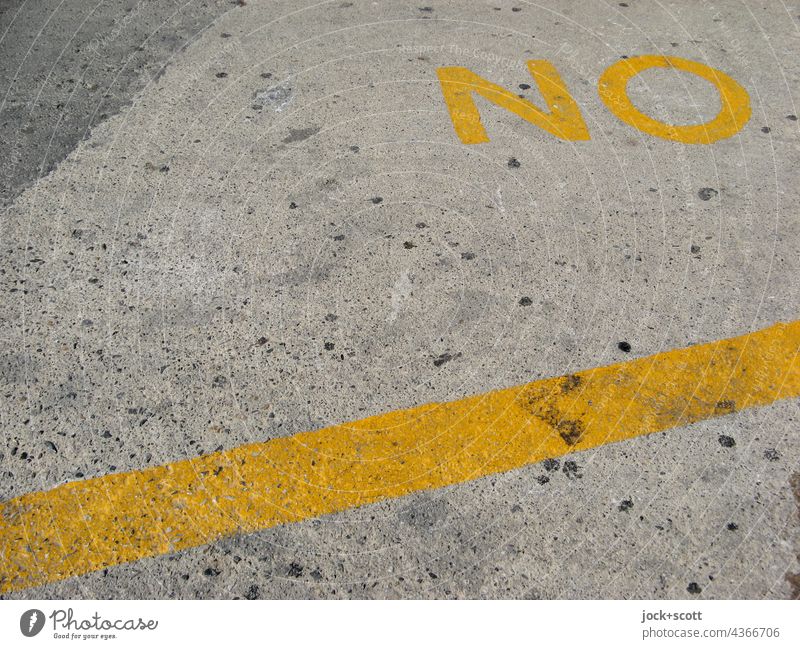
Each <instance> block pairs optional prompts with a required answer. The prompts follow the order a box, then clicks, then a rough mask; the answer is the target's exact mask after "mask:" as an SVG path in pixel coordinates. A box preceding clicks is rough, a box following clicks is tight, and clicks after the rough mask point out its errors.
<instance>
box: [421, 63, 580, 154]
mask: <svg viewBox="0 0 800 649" xmlns="http://www.w3.org/2000/svg"><path fill="white" fill-rule="evenodd" d="M528 70H529V71H530V73H531V76H532V77H533V78H534V80H535V81H536V85H537V86H538V88H539V92H540V93H541V95H542V97H543V98H544V100H545V102H546V103H547V108H548V109H549V111H550V112H549V113H546V112H544V111H543V110H542V109H541V108H538V107H536V106H534V105H533V104H532V103H531V102H529V101H528V100H527V99H522V98H520V97H519V96H518V95H515V94H514V93H513V92H511V91H509V90H506V89H505V88H503V87H501V86H498V85H496V84H494V83H492V82H490V81H487V80H486V79H483V78H482V77H479V76H478V75H477V74H475V73H474V72H472V71H471V70H468V69H467V68H461V67H448V68H439V69H438V70H437V71H436V73H437V74H438V75H439V81H440V82H441V84H442V94H443V95H444V101H445V103H446V104H447V109H448V110H449V111H450V119H451V120H452V121H453V127H454V128H455V129H456V134H457V135H458V137H459V138H460V139H461V141H462V142H463V143H464V144H479V143H480V142H488V141H489V137H488V136H487V135H486V129H484V128H483V124H481V115H480V113H479V112H478V108H477V106H475V102H474V101H473V98H472V93H473V92H474V93H476V94H478V95H480V96H481V97H483V98H484V99H487V100H488V101H490V102H492V103H493V104H495V105H496V106H500V107H501V108H505V109H506V110H508V111H510V112H512V113H514V114H515V115H517V116H519V117H521V118H522V119H524V120H525V121H527V122H530V123H531V124H535V125H536V126H538V127H539V128H542V129H544V130H545V131H547V132H548V133H551V134H552V135H555V136H556V137H557V138H560V139H562V140H588V139H589V129H588V128H587V127H586V123H585V122H584V121H583V117H582V116H581V110H580V108H578V104H576V103H575V100H574V99H573V98H572V96H571V95H570V94H569V90H567V87H566V85H565V84H564V81H563V79H562V78H561V77H560V76H559V74H558V72H557V71H556V69H555V67H553V65H552V64H551V63H550V62H549V61H528Z"/></svg>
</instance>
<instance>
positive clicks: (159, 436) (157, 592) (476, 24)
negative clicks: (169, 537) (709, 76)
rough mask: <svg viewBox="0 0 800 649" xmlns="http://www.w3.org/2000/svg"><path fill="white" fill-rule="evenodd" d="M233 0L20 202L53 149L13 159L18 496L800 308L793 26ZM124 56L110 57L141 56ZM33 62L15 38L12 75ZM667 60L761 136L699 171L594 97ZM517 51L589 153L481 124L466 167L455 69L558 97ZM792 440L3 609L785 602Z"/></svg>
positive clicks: (410, 502) (764, 14)
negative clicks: (627, 72) (692, 66)
mask: <svg viewBox="0 0 800 649" xmlns="http://www.w3.org/2000/svg"><path fill="white" fill-rule="evenodd" d="M140 5H141V3H140ZM224 9H227V7H224V8H223V7H221V6H219V7H217V8H214V6H213V5H211V4H209V5H208V6H207V7H205V8H204V9H203V11H204V12H207V13H204V14H203V16H207V17H208V20H209V22H210V19H211V18H213V17H214V15H220V17H219V19H218V20H216V21H215V22H213V24H211V25H210V26H208V28H207V29H205V30H202V31H201V30H199V29H198V28H197V25H199V24H201V23H203V22H204V21H205V20H206V18H205V17H204V18H202V20H201V19H199V18H198V19H197V20H195V18H192V21H191V22H192V25H195V26H194V27H181V28H180V29H185V30H187V33H188V34H197V36H196V37H194V38H193V40H191V42H190V43H189V45H188V46H187V47H186V48H185V49H182V50H181V51H180V53H179V54H177V55H175V56H173V57H171V58H170V59H169V64H168V65H167V66H166V67H165V68H164V69H163V74H160V75H154V76H157V78H154V79H152V80H151V81H150V82H149V83H145V84H142V83H133V82H132V83H131V84H129V86H127V87H129V88H131V89H135V90H136V91H137V92H136V94H135V95H133V96H132V98H131V105H129V106H127V107H123V104H124V103H125V102H123V101H120V102H119V103H118V104H116V105H115V106H114V108H113V109H112V110H115V111H116V110H118V111H119V112H118V113H117V114H116V115H108V116H107V118H106V119H104V120H103V121H102V123H100V124H97V125H96V126H94V127H93V128H92V129H91V133H90V135H89V137H88V138H86V139H83V140H81V141H80V142H77V141H76V138H75V137H74V136H69V137H66V136H65V139H64V141H63V144H61V145H59V146H61V147H62V148H65V149H72V150H71V151H70V153H69V155H68V156H67V157H66V159H65V160H64V161H63V162H61V163H60V164H58V165H57V167H56V168H55V169H54V170H53V171H52V172H51V173H49V174H48V175H46V176H45V177H43V178H42V179H41V180H40V181H39V182H37V183H36V184H35V185H33V186H31V187H29V188H28V189H26V190H25V191H22V192H21V193H20V192H19V191H17V190H15V189H14V188H15V187H21V186H22V185H23V184H25V183H26V182H28V180H30V179H31V178H32V176H31V175H30V173H29V172H24V173H23V171H20V170H22V169H28V170H30V169H32V168H34V167H35V166H36V165H40V164H41V162H42V160H43V159H44V156H43V154H42V149H41V146H42V144H41V142H40V143H39V144H36V145H35V146H31V147H25V146H21V147H20V146H17V147H16V148H14V149H13V151H15V152H16V153H15V154H14V155H16V156H17V157H18V158H19V159H20V160H22V161H24V162H19V163H17V164H16V165H14V170H13V171H12V172H9V173H8V175H7V177H8V178H11V179H12V180H10V181H4V184H6V185H7V186H8V187H9V188H10V192H9V201H8V202H9V205H8V207H7V209H6V211H5V213H4V215H3V219H2V235H1V236H2V241H3V246H2V256H3V260H2V265H1V267H2V269H3V274H2V275H0V277H1V278H2V279H1V280H0V281H1V282H2V285H3V293H4V295H5V298H4V299H3V300H2V302H0V314H1V315H0V317H2V323H3V330H2V335H3V340H4V346H3V347H4V351H3V364H2V372H3V380H4V383H5V387H4V390H3V392H2V399H1V400H0V417H1V419H0V421H2V423H3V431H4V433H3V439H2V446H0V476H2V479H0V498H1V499H2V500H8V499H11V498H14V497H17V496H21V495H23V494H27V493H30V492H35V491H42V490H49V489H52V488H53V487H55V486H57V485H59V484H62V483H64V482H67V481H73V480H85V479H88V478H92V477H97V476H102V475H106V474H108V473H115V472H123V471H135V470H141V469H145V468H147V467H152V466H156V465H161V464H166V463H169V462H174V461H176V460H181V459H185V458H189V457H194V456H197V455H201V454H204V453H209V452H212V451H215V450H227V449H232V448H235V447H238V446H240V445H242V444H246V443H251V442H260V441H264V440H269V439H274V438H279V437H287V436H290V435H294V434H296V433H299V432H303V431H309V430H316V429H319V428H323V427H326V426H329V425H331V424H337V423H342V422H347V421H352V420H357V419H361V418H364V417H366V416H370V415H375V414H379V413H383V412H388V411H392V410H396V409H399V408H407V407H412V406H416V405H419V404H424V403H429V402H441V401H449V400H454V399H458V398H460V397H463V396H467V395H471V394H477V393H483V392H486V391H489V390H493V389H497V388H502V387H507V386H511V385H517V384H521V383H526V382H529V381H532V380H536V379H540V378H545V377H550V376H559V375H567V374H570V373H572V372H576V371H578V370H582V369H587V368H592V367H598V366H601V365H608V364H611V363H614V362H620V361H623V360H629V359H630V358H632V357H640V356H646V355H649V354H654V353H657V352H661V351H664V350H669V349H674V348H678V347H685V346H688V345H691V344H696V343H701V342H708V341H713V340H718V339H722V338H729V337H733V336H738V335H742V334H745V333H747V332H750V331H755V330H757V329H761V328H764V327H767V326H769V325H771V324H773V323H775V322H781V321H782V322H791V321H793V320H795V319H796V318H797V304H798V301H797V297H798V296H797V282H796V281H795V272H796V260H797V252H798V241H800V239H799V238H798V219H797V213H798V211H797V208H798V193H797V191H796V190H795V189H794V185H795V183H794V176H795V174H794V173H793V172H794V168H795V166H796V164H797V162H798V157H799V156H800V150H799V149H798V126H797V119H796V117H795V115H796V114H797V108H796V106H795V103H794V97H793V94H792V92H791V91H792V89H793V88H794V87H795V86H796V82H797V79H798V64H797V57H796V56H793V55H790V54H791V53H792V52H794V51H795V48H796V44H795V39H796V38H797V20H798V19H797V16H795V15H791V14H789V13H785V12H783V10H781V9H779V8H778V7H777V6H768V7H766V8H764V7H755V6H754V5H750V4H746V3H739V2H719V3H715V4H708V5H704V6H698V5H696V3H691V2H675V3H672V4H669V5H661V6H654V5H652V4H650V3H642V2H633V1H631V2H628V3H600V2H596V3H591V4H589V5H586V3H578V2H574V3H572V2H558V3H552V4H549V5H547V6H538V5H532V4H527V3H523V2H514V3H503V2H489V3H483V2H453V3H445V2H442V3H436V4H432V5H430V6H423V7H417V6H415V5H410V4H398V3H371V2H338V1H337V2H329V3H321V4H316V3H313V4H312V3H300V4H298V3H296V2H292V3H289V2H256V1H248V2H247V3H246V4H245V5H244V6H235V7H234V8H233V9H232V10H228V11H224ZM153 11H161V9H159V10H156V9H153V8H152V7H151V6H150V4H149V3H146V4H143V5H141V6H139V9H138V11H137V12H136V14H135V15H134V18H133V19H132V20H131V23H130V24H131V25H134V24H135V25H137V26H138V27H136V29H138V30H142V29H145V28H146V26H147V25H148V24H150V23H149V22H148V21H152V20H155V18H154V16H156V14H153V13H150V12H153ZM215 12H217V13H216V14H215ZM794 13H797V12H794ZM159 15H160V14H159ZM7 16H8V12H6V13H5V14H4V21H6V20H7ZM192 16H195V17H196V16H197V14H192ZM156 17H157V16H156ZM187 20H188V19H187ZM182 24H185V23H182ZM206 24H208V23H206ZM70 29H71V28H70ZM136 29H134V28H133V27H130V30H131V31H130V33H131V34H133V33H136V34H139V33H140V32H139V31H136ZM151 29H152V28H151ZM173 29H174V30H177V31H180V29H178V28H173ZM122 32H125V33H126V34H127V33H128V31H127V28H126V29H125V30H122V31H121V32H120V36H119V37H114V38H112V39H110V41H109V47H112V45H111V43H112V42H113V44H114V45H113V47H112V49H113V48H114V47H119V48H120V50H121V51H125V50H126V48H128V47H130V45H129V44H128V43H130V42H132V41H126V40H125V38H126V37H123V36H122V35H121V34H122ZM110 33H112V34H113V33H114V32H113V31H112V32H110ZM169 33H175V31H172V32H169ZM118 38H119V39H121V40H118ZM187 38H190V37H187ZM190 39H191V38H190ZM167 40H169V39H167ZM30 44H31V43H30V37H29V36H28V37H25V36H24V35H20V36H19V37H17V39H16V40H15V39H14V36H13V34H11V33H10V32H9V33H8V34H6V36H5V37H4V39H3V46H4V47H6V48H10V49H11V50H12V51H16V52H18V58H19V60H21V61H23V62H26V61H28V60H29V59H31V57H32V55H31V54H28V53H27V51H28V48H29V47H30ZM23 52H24V54H23ZM649 54H655V55H666V56H675V57H681V58H684V59H688V60H692V61H697V62H700V63H703V64H705V65H707V66H710V67H712V68H715V69H719V70H721V71H723V72H725V73H726V74H727V75H730V77H732V78H733V79H735V80H736V81H737V82H738V83H739V84H741V85H742V86H743V87H744V88H745V89H746V91H747V93H748V95H749V98H750V102H751V108H752V116H751V117H750V119H749V120H748V122H747V124H745V125H744V127H743V128H742V129H741V130H740V131H739V132H738V133H736V134H735V135H733V136H732V137H729V138H726V139H721V140H719V141H716V142H714V143H712V144H708V145H687V144H682V143H679V142H673V141H667V140H664V139H661V138H657V137H653V136H651V135H648V134H646V133H643V132H641V131H639V130H637V129H635V128H632V127H631V126H629V125H628V124H625V123H624V122H622V121H620V119H618V118H617V117H616V116H615V115H614V114H613V113H612V112H610V111H609V110H608V108H607V107H606V106H605V105H604V103H603V102H602V101H601V99H600V97H599V96H598V89H597V83H598V79H599V78H600V76H601V75H602V74H603V72H604V71H605V70H606V69H607V68H608V67H609V66H610V65H612V64H614V63H616V62H617V61H619V60H620V59H621V57H635V56H640V55H649ZM531 59H545V60H548V61H550V62H551V63H552V64H553V65H554V66H555V68H556V69H557V70H558V72H559V74H560V75H561V77H562V78H563V80H564V82H565V85H566V88H567V89H568V90H569V92H570V93H571V95H572V97H573V98H574V100H575V103H576V104H577V106H578V107H579V109H580V112H581V114H582V118H583V120H584V121H585V123H586V126H587V129H588V132H589V135H590V139H589V140H582V141H564V140H561V139H559V138H557V137H554V136H553V135H552V134H550V133H548V132H546V131H545V130H543V129H541V128H538V127H536V126H535V125H532V124H530V123H528V122H526V121H524V120H522V119H520V118H519V117H518V116H516V115H513V114H511V113H509V112H508V111H505V110H503V109H502V108H500V107H498V106H495V105H492V104H491V103H489V102H484V103H480V104H479V106H480V113H481V119H482V122H483V124H484V126H485V128H486V132H487V134H488V136H489V141H488V142H485V143H482V144H475V145H465V144H463V143H462V142H461V141H460V140H459V138H458V137H457V134H456V132H455V130H454V127H453V123H452V121H451V116H450V114H449V113H448V110H447V107H446V105H445V103H444V100H443V96H442V90H441V86H440V82H439V79H438V78H437V69H439V68H442V67H445V66H463V67H466V68H469V69H470V70H471V71H473V72H475V73H476V74H478V75H480V76H481V77H484V78H486V79H488V80H490V81H491V82H493V83H495V84H498V85H500V86H503V87H504V88H507V89H512V90H514V92H518V94H520V95H522V96H523V97H526V98H527V99H528V100H530V101H531V102H533V103H534V104H536V103H539V104H540V105H541V103H542V102H541V97H540V95H538V94H537V92H536V83H535V81H534V80H532V78H531V75H530V73H529V71H528V69H527V67H526V61H528V60H531ZM82 60H83V59H82V58H81V56H80V55H79V53H78V54H76V63H77V62H78V61H82ZM152 60H153V61H159V62H162V61H165V60H166V57H165V55H164V53H163V52H162V53H160V54H159V53H157V52H156V53H154V54H152ZM28 64H29V63H26V65H28ZM114 65H116V66H122V65H123V63H122V62H121V61H120V62H118V63H114ZM154 65H155V64H154ZM23 69H24V67H23ZM55 69H56V70H58V68H55ZM120 69H122V68H121V67H120ZM111 72H113V70H112V71H111ZM65 73H66V72H65ZM8 74H9V73H8V72H4V78H5V76H6V75H8ZM104 78H108V77H104ZM115 78H116V77H115ZM62 82H63V83H67V80H62ZM15 92H18V93H19V92H23V93H24V91H21V90H19V89H18V90H15ZM628 93H629V96H630V97H631V99H632V100H633V101H634V102H635V103H636V105H637V106H638V107H639V108H640V109H641V110H642V111H643V112H646V113H649V114H652V115H658V116H661V117H663V121H669V122H672V123H678V124H687V123H698V122H705V121H708V120H710V119H711V118H713V117H714V115H716V114H717V112H718V111H719V109H720V106H719V101H718V99H717V93H716V90H715V89H714V87H713V86H712V85H710V84H708V83H707V82H705V81H703V80H702V79H699V78H697V77H696V76H693V75H687V74H683V73H676V72H674V71H669V70H648V71H645V72H643V73H641V74H640V75H638V76H637V77H636V78H635V79H634V80H632V81H631V83H630V85H629V86H628ZM18 101H20V102H21V103H25V102H26V101H28V100H27V99H26V100H18ZM96 102H97V100H92V99H86V101H85V102H84V103H83V104H81V105H80V106H78V107H76V109H75V110H76V114H77V115H78V116H79V117H80V118H79V117H76V118H74V119H73V121H72V122H71V123H72V124H74V125H76V126H75V127H74V128H73V132H76V129H78V130H79V129H81V128H85V127H84V126H83V124H85V123H88V122H85V121H81V120H85V119H88V118H87V117H86V115H88V114H93V111H94V110H95V108H97V106H98V105H100V104H99V103H96ZM26 105H27V104H26ZM81 106H83V107H81ZM23 122H25V123H24V124H23ZM28 122H30V123H31V124H33V125H34V130H35V129H36V124H39V123H41V122H39V121H37V120H36V119H33V120H31V119H29V118H28V117H25V119H22V118H18V117H14V115H13V114H12V115H11V116H10V117H8V118H7V120H6V124H5V126H4V128H6V129H9V133H12V132H13V133H14V137H15V138H16V137H22V135H19V132H22V133H24V129H25V128H27V124H28ZM47 123H48V124H49V125H50V127H52V123H51V122H47ZM29 135H30V134H29ZM6 141H7V140H5V139H4V142H6ZM8 141H11V142H12V143H13V142H14V141H16V140H14V139H13V138H10V139H9V140H8ZM12 146H13V144H12ZM73 147H74V148H73ZM57 157H58V156H56V158H57ZM32 165H33V166H32ZM26 174H27V175H26ZM26 178H27V179H28V180H25V179H26ZM626 350H627V351H626ZM797 415H798V412H797V401H796V400H788V401H781V402H779V403H775V404H773V405H770V406H767V407H764V408H760V409H757V410H748V411H745V412H736V413H734V414H730V415H726V416H723V417H720V418H717V419H713V420H708V421H705V422H700V423H697V424H693V425H690V426H685V427H682V428H678V429H673V430H669V431H665V432H660V433H656V434H654V435H650V436H647V437H640V438H637V439H632V440H628V441H626V442H621V443H618V444H610V445H606V446H601V447H599V448H596V449H592V450H588V451H583V452H580V453H573V454H570V455H568V456H565V457H563V458H559V459H558V461H557V463H554V462H549V463H538V464H535V465H532V466H528V467H522V468H519V469H516V470H513V471H510V472H508V473H504V474H500V475H495V476H487V477H483V478H480V479H477V480H475V481H472V482H470V483H467V484H462V485H454V486H450V487H445V488H442V489H437V490H434V491H423V492H419V493H416V494H412V495H409V496H405V497H402V498H398V499H395V500H387V501H384V502H380V503H375V504H371V505H367V506H365V507H362V508H358V509H353V510H348V511H344V512H341V513H337V514H332V515H329V516H325V517H322V518H317V519H313V520H306V521H303V522H299V523H293V524H290V525H285V526H281V527H276V528H272V529H268V530H264V531H260V532H257V533H254V534H248V535H237V536H234V537H231V538H227V539H225V540H222V541H218V542H215V543H212V544H210V545H205V546H201V547H197V548H194V549H189V550H185V551H182V552H180V553H177V554H165V555H164V556H160V557H155V558H149V559H143V560H140V561H136V562H133V563H129V564H124V565H119V566H111V567H109V568H108V569H106V570H103V571H100V572H94V573H90V574H87V575H85V576H80V577H74V578H70V579H67V580H65V581H59V582H54V583H51V584H48V585H45V586H41V587H39V588H35V589H29V590H24V591H16V592H12V593H10V594H8V595H6V596H10V597H17V596H18V597H92V598H95V597H97V598H103V597H546V598H559V597H598V598H602V597H619V598H628V597H631V598H632V597H654V598H659V597H681V598H685V597H717V598H731V597H746V598H747V597H759V598H760V597H788V596H791V595H792V588H793V585H792V578H791V574H793V573H796V572H798V570H800V568H799V567H798V564H797V554H798V552H800V531H799V530H798V509H797V508H798V503H797V502H796V500H795V495H794V494H793V490H792V487H791V485H790V480H791V476H792V475H793V474H794V473H796V472H797V471H798V458H800V443H799V441H798V436H797V433H796V425H795V421H796V418H797ZM730 440H732V441H733V443H731V441H730ZM568 462H569V463H571V464H567V463H568ZM89 542H90V540H89V539H87V543H89ZM787 574H788V575H789V576H790V578H789V579H787Z"/></svg>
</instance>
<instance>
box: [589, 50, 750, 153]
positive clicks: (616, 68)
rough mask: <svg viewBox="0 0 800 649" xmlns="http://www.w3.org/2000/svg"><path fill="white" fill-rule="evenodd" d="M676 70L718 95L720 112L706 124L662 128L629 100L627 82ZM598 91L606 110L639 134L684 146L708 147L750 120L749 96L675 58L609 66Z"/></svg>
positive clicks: (724, 76)
mask: <svg viewBox="0 0 800 649" xmlns="http://www.w3.org/2000/svg"><path fill="white" fill-rule="evenodd" d="M670 67H671V68H676V69H678V70H683V71H684V72H691V73H692V74H696V75H697V76H698V77H702V78H703V79H705V80H706V81H710V82H711V83H713V84H714V85H715V86H716V87H717V90H718V91H719V99H720V105H721V108H720V111H719V114H718V115H717V116H716V117H715V118H714V119H712V120H711V121H710V122H706V123H705V124H690V125H685V126H682V125H677V124H665V123H664V122H659V121H658V120H656V119H653V118H652V117H648V116H647V115H645V114H644V113H642V112H641V111H639V110H638V109H637V108H636V106H634V105H633V102H631V100H630V98H629V97H628V92H627V87H628V82H629V81H630V80H631V79H632V78H633V77H635V76H636V75H637V74H639V73H640V72H642V71H643V70H647V69H648V68H670ZM597 91H598V92H599V93H600V98H601V99H602V100H603V102H604V103H605V105H606V106H607V107H608V109H609V110H610V111H611V112H612V113H614V114H615V115H616V116H617V117H619V118H620V119H621V120H622V121H623V122H625V123H626V124H630V125H631V126H633V127H635V128H638V129H639V130H640V131H643V132H645V133H648V134H650V135H655V136H656V137H661V138H664V139H665V140H674V141H675V142H682V143H684V144H711V143H712V142H716V141H717V140H721V139H723V138H726V137H730V136H731V135H735V134H736V133H738V132H739V131H740V130H741V129H742V127H743V126H744V125H745V124H747V121H748V120H749V119H750V113H751V111H750V96H749V95H748V94H747V91H746V90H745V89H744V88H743V87H742V86H741V85H739V83H737V82H736V81H734V80H733V79H732V78H731V77H729V76H728V75H727V74H725V73H724V72H720V71H719V70H715V69H714V68H711V67H709V66H707V65H703V64H702V63H697V62H696V61H689V60H688V59H681V58H678V57H676V56H653V55H648V56H637V57H634V58H630V59H623V60H621V61H618V62H617V63H614V64H613V65H611V66H610V67H609V68H608V69H606V71H605V72H604V73H603V75H602V76H601V77H600V79H599V81H598V85H597Z"/></svg>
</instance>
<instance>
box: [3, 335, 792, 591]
mask: <svg viewBox="0 0 800 649" xmlns="http://www.w3.org/2000/svg"><path fill="white" fill-rule="evenodd" d="M799 349H800V321H797V322H793V323H791V324H776V325H774V326H772V327H770V328H768V329H764V330H763V331H759V332H756V333H752V334H749V335H746V336H741V337H739V338H731V339H728V340H720V341H717V342H713V343H709V344H704V345H696V346H693V347H689V348H686V349H679V350H673V351H668V352H664V353H660V354H656V355H654V356H650V357H647V358H641V359H638V360H633V361H630V362H626V363H620V364H618V365H611V366H609V367H601V368H597V369H592V370H586V371H583V372H578V373H576V374H571V375H569V376H562V377H557V378H552V379H545V380H542V381H535V382H533V383H529V384H527V385H522V386H517V387H513V388H508V389H504V390H497V391H494V392H488V393H486V394H481V395H477V396H473V397H469V398H466V399H461V400H459V401H453V402H450V403H432V404H428V405H424V406H419V407H417V408H412V409H410V410H399V411H396V412H390V413H387V414H384V415H378V416H376V417H370V418H368V419H362V420H360V421H356V422H353V423H349V424H343V425H339V426H331V427H330V428H325V429H322V430H319V431H316V432H308V433H300V434H298V435H294V436H293V437H287V438H280V439H274V440H270V441H268V442H263V443H257V444H249V445H246V446H241V447H239V448H235V449H232V450H229V451H223V452H219V453H213V454H211V455H205V456H202V457H198V458H194V459H191V460H182V461H179V462H173V463H171V464H167V465H165V466H159V467H154V468H149V469H143V470H141V471H133V472H130V473H121V474H115V475H107V476H103V477H101V478H94V479H90V480H83V481H80V482H72V483H69V484H65V485H62V486H60V487H56V488H55V489H51V490H50V491H45V492H39V493H32V494H27V495H24V496H21V497H19V498H14V499H13V500H10V501H8V502H5V503H3V504H2V505H0V591H2V592H8V591H11V590H17V589H21V588H26V587H31V586H36V585H39V584H43V583H47V582H51V581H54V580H58V579H64V578H65V577H71V576H74V575H80V574H84V573H87V572H90V571H93V570H98V569H101V568H104V567H106V566H113V565H116V564H120V563H124V562H127V561H135V560H137V559H142V558H144V557H152V556H156V555H161V554H166V553H169V552H175V551H178V550H183V549H186V548H191V547H195V546H198V545H202V544H205V543H209V542H211V541H214V540H215V539H219V538H220V537H223V536H229V535H232V534H240V533H246V532H253V531H255V530H260V529H264V528H268V527H272V526H274V525H280V524H283V523H291V522H294V521H300V520H303V519H307V518H310V517H314V516H320V515H323V514H330V513H332V512H337V511H341V510H344V509H348V508H351V507H358V506H360V505H365V504H367V503H372V502H376V501H379V500H383V499H386V498H395V497H398V496H403V495H405V494H409V493H411V492H414V491H418V490H421V489H433V488H436V487H443V486H445V485H451V484H455V483H459V482H463V481H465V480H472V479H474V478H478V477H480V476H484V475H487V474H491V473H497V472H501V471H508V470H511V469H516V468H518V467H522V466H525V465H526V464H530V463H532V462H538V461H540V460H544V459H546V458H549V457H555V456H559V455H563V454H565V453H568V452H572V451H583V450H586V449H589V448H593V447H596V446H600V445H602V444H608V443H610V442H617V441H620V440H624V439H630V438H632V437H636V436H638V435H646V434H648V433H653V432H656V431H661V430H666V429H668V428H672V427H675V426H682V425H685V424H689V423H691V422H695V421H700V420H702V419H707V418H710V417H716V416H719V415H724V414H728V413H731V412H734V411H737V410H742V409H744V408H751V407H753V406H762V405H765V404H769V403H772V402H773V401H776V400H778V399H784V398H788V397H796V396H798V395H800V363H798V360H797V353H798V350H799Z"/></svg>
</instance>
